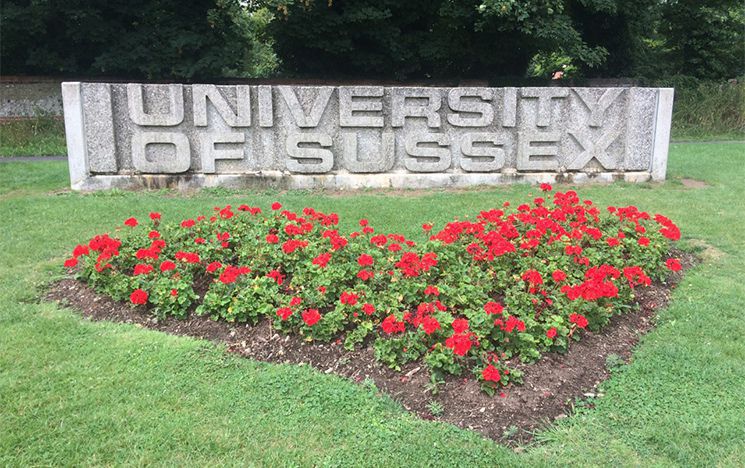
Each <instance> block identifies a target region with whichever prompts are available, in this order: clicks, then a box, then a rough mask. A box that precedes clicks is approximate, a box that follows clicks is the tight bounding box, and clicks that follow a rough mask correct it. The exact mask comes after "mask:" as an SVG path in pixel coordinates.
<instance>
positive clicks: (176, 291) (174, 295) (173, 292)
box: [171, 289, 178, 297]
mask: <svg viewBox="0 0 745 468" xmlns="http://www.w3.org/2000/svg"><path fill="white" fill-rule="evenodd" d="M171 296H173V297H176V296H178V289H171Z"/></svg>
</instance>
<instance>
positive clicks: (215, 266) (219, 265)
mask: <svg viewBox="0 0 745 468" xmlns="http://www.w3.org/2000/svg"><path fill="white" fill-rule="evenodd" d="M220 268H222V263H220V262H212V263H210V264H209V265H207V273H214V272H216V271H217V270H219V269H220Z"/></svg>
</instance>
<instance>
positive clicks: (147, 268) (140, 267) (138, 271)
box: [133, 263, 153, 276]
mask: <svg viewBox="0 0 745 468" xmlns="http://www.w3.org/2000/svg"><path fill="white" fill-rule="evenodd" d="M151 271H153V266H152V265H148V264H146V263H138V264H137V265H135V269H134V273H133V274H134V276H138V275H147V274H148V273H150V272H151Z"/></svg>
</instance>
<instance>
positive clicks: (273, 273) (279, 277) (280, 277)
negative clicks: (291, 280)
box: [266, 270, 285, 286]
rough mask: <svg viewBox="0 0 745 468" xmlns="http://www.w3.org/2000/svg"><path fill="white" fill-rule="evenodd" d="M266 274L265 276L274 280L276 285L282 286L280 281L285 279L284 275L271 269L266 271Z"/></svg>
mask: <svg viewBox="0 0 745 468" xmlns="http://www.w3.org/2000/svg"><path fill="white" fill-rule="evenodd" d="M266 276H267V278H271V279H273V280H274V281H276V282H277V285H278V286H282V283H283V282H284V281H285V275H283V274H282V273H281V272H280V271H279V270H272V271H270V272H269V273H267V274H266Z"/></svg>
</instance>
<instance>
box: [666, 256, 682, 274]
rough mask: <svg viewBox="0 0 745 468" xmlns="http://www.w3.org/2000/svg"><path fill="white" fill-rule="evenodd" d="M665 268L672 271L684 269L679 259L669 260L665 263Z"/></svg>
mask: <svg viewBox="0 0 745 468" xmlns="http://www.w3.org/2000/svg"><path fill="white" fill-rule="evenodd" d="M665 266H667V268H668V269H669V270H670V271H680V270H681V269H682V268H683V267H682V266H681V264H680V260H678V259H677V258H668V259H667V261H666V262H665Z"/></svg>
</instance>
